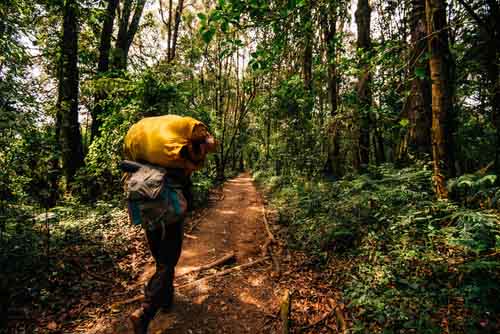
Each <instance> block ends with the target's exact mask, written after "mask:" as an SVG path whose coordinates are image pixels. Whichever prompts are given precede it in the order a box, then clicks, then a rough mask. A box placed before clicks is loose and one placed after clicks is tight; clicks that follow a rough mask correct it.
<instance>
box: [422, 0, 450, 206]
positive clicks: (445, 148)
mask: <svg viewBox="0 0 500 334" xmlns="http://www.w3.org/2000/svg"><path fill="white" fill-rule="evenodd" d="M425 13H426V19H427V35H428V50H429V53H430V59H429V66H430V74H431V80H432V129H431V134H432V158H433V167H434V187H435V191H436V195H437V196H438V198H447V197H448V191H447V189H446V183H445V181H446V177H447V176H449V175H450V173H451V171H452V168H453V166H452V161H453V159H451V157H450V155H451V154H452V152H453V150H452V149H451V147H450V146H451V145H452V143H453V141H452V136H451V135H452V133H451V131H450V130H451V129H450V123H451V122H450V119H451V117H452V116H453V115H452V92H453V89H452V87H451V84H452V83H451V79H450V78H451V73H450V69H451V68H450V65H451V62H452V61H453V60H452V59H451V54H450V48H449V45H448V30H447V28H448V26H447V22H446V2H445V0H426V2H425Z"/></svg>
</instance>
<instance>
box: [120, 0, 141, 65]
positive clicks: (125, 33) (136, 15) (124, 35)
mask: <svg viewBox="0 0 500 334" xmlns="http://www.w3.org/2000/svg"><path fill="white" fill-rule="evenodd" d="M133 3H134V1H133V0H125V1H124V2H123V6H122V11H121V14H122V15H121V17H120V24H119V28H118V36H117V38H116V44H115V50H114V55H113V67H114V68H115V69H118V70H126V69H127V61H128V53H129V50H130V45H132V42H133V40H134V37H135V34H136V33H137V29H138V28H139V22H140V20H141V16H142V12H143V10H144V6H145V5H146V0H136V2H135V8H134V12H133V14H132V5H133Z"/></svg>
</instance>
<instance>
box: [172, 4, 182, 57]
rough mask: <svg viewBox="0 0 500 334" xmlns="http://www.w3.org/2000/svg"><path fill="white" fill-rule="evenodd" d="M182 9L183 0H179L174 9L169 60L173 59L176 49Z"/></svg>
mask: <svg viewBox="0 0 500 334" xmlns="http://www.w3.org/2000/svg"><path fill="white" fill-rule="evenodd" d="M183 10H184V0H179V3H178V4H177V7H176V9H175V22H174V33H173V36H172V46H171V48H170V58H169V61H172V60H174V59H175V52H176V49H177V39H178V38H179V26H180V24H181V17H182V11H183Z"/></svg>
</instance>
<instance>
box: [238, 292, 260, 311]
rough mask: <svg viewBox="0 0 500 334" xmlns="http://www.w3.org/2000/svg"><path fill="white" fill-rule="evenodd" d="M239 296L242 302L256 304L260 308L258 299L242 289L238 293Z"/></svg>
mask: <svg viewBox="0 0 500 334" xmlns="http://www.w3.org/2000/svg"><path fill="white" fill-rule="evenodd" d="M239 298H240V300H241V301H242V302H244V303H246V304H251V305H254V306H256V307H257V308H261V303H260V301H259V300H258V299H256V298H254V297H253V296H251V295H250V294H249V293H248V292H246V291H243V292H242V293H240V295H239Z"/></svg>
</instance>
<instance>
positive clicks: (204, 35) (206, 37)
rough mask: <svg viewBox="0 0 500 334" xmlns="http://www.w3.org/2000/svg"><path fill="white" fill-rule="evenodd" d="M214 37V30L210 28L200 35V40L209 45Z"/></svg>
mask: <svg viewBox="0 0 500 334" xmlns="http://www.w3.org/2000/svg"><path fill="white" fill-rule="evenodd" d="M214 35H215V28H214V27H210V29H208V30H205V31H203V32H202V33H201V38H202V39H203V41H204V42H205V43H206V44H208V43H210V41H212V39H213V37H214Z"/></svg>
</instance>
